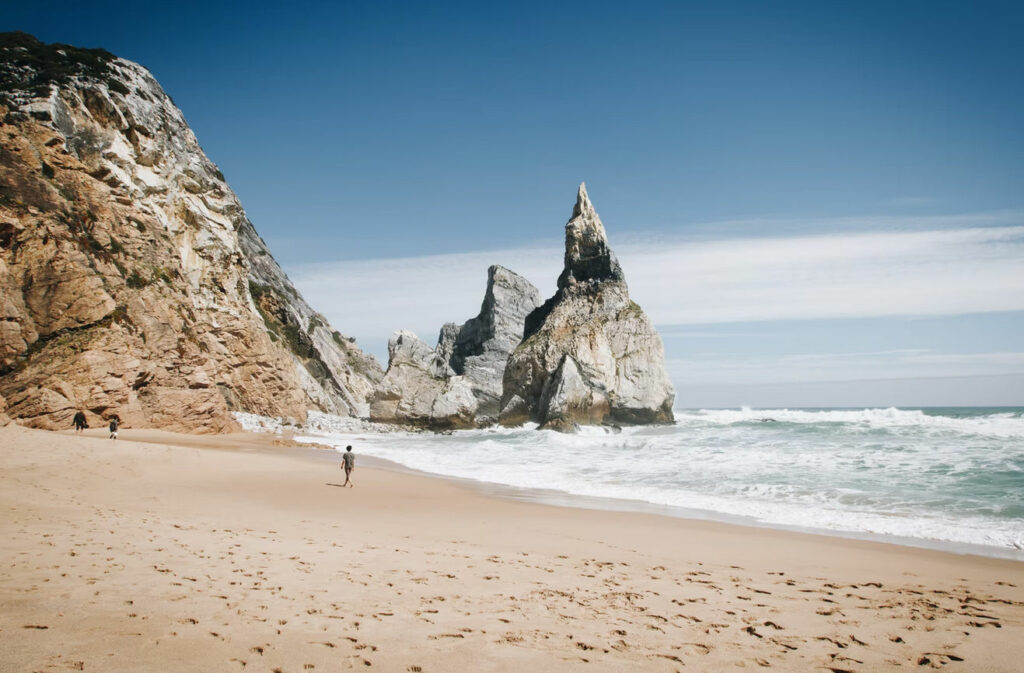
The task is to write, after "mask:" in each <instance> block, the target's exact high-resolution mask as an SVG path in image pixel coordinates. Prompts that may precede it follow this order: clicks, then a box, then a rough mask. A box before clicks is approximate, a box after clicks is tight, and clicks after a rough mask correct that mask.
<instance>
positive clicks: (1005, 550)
mask: <svg viewBox="0 0 1024 673" xmlns="http://www.w3.org/2000/svg"><path fill="white" fill-rule="evenodd" d="M255 434H260V433H255ZM267 434H270V433H267ZM291 436H292V438H293V440H289V441H295V442H298V443H305V442H307V441H308V443H309V444H320V445H322V444H323V443H324V442H323V440H326V439H328V438H329V437H328V436H321V435H316V434H306V433H300V432H292V433H291ZM353 436H355V435H353ZM331 450H333V451H335V452H339V451H340V449H338V448H337V447H332V448H331ZM367 459H369V460H371V461H373V462H372V463H371V465H372V466H374V467H377V468H379V469H384V470H390V471H394V472H403V473H408V474H414V475H419V476H422V477H425V478H434V479H444V480H447V481H452V482H455V483H460V484H463V485H466V486H468V487H470V488H473V489H476V490H477V491H478V492H479V493H480V494H482V495H485V496H491V497H498V498H504V499H507V500H512V501H519V502H534V503H541V504H547V505H554V506H559V507H573V508H582V509H591V510H598V511H609V512H627V513H628V512H633V513H641V514H650V515H654V516H666V517H671V518H677V519H686V520H695V521H708V522H714V523H721V524H724V525H730V526H740V527H749V528H758V529H766V530H775V531H786V532H790V533H797V534H801V535H818V536H823V537H830V538H837V539H843V540H860V541H865V542H877V543H880V544H891V545H897V546H900V547H910V548H914V549H928V550H932V551H938V552H944V553H950V554H961V555H970V556H980V557H985V558H998V559H1004V560H1010V561H1019V562H1024V549H1011V548H1009V547H1002V546H997V545H983V544H973V543H969V542H958V541H953V540H941V539H933V538H918V537H910V536H900V535H889V534H885V533H875V532H871V531H852V530H837V529H831V528H819V527H812V526H799V525H794V524H782V523H773V522H766V521H761V520H758V519H755V518H753V517H746V516H742V515H738V514H730V513H727V512H718V511H714V510H702V509H696V508H688V507H680V506H674V505H662V504H658V503H654V502H649V501H646V500H639V499H624V498H616V497H612V496H596V495H583V494H578V493H572V492H569V491H562V490H557V489H551V488H529V487H521V486H514V485H511V484H503V483H501V482H494V481H486V480H479V479H472V478H468V477H462V476H458V475H451V474H444V473H441V472H428V471H425V470H420V469H417V468H414V467H410V466H407V465H404V464H402V463H399V462H397V461H393V460H390V459H387V458H381V457H378V456H373V455H368V454H360V460H361V461H363V462H364V464H366V462H365V461H367Z"/></svg>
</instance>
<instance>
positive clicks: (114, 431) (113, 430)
mask: <svg viewBox="0 0 1024 673" xmlns="http://www.w3.org/2000/svg"><path fill="white" fill-rule="evenodd" d="M110 438H111V439H117V416H114V417H113V418H111V419H110Z"/></svg>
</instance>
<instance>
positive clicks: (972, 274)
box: [290, 215, 1024, 341]
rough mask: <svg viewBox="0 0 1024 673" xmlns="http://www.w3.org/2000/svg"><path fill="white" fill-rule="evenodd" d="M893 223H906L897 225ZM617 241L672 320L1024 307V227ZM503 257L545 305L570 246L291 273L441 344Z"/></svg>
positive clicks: (386, 330)
mask: <svg viewBox="0 0 1024 673" xmlns="http://www.w3.org/2000/svg"><path fill="white" fill-rule="evenodd" d="M957 217H958V218H959V219H958V220H957V221H958V222H959V221H961V220H962V221H967V220H968V219H969V218H968V217H966V216H957ZM844 221H845V220H844ZM882 221H884V222H885V223H886V224H888V225H891V226H893V227H896V228H898V224H897V222H898V221H899V219H898V218H883V219H882ZM978 221H984V222H991V219H990V218H989V217H988V216H986V215H979V216H978ZM832 222H833V223H834V222H835V221H832ZM908 222H910V223H916V222H917V220H916V219H908ZM875 224H877V223H876V222H874V221H871V222H866V223H865V228H871V227H872V226H874V225H875ZM634 240H637V239H635V238H634ZM612 244H613V247H615V249H616V252H617V253H618V255H619V258H620V260H621V262H622V265H623V268H624V270H625V272H626V278H627V280H628V281H629V285H630V290H631V293H632V295H633V298H634V299H635V300H636V301H637V302H638V303H640V304H641V306H643V307H644V309H645V310H646V311H647V312H648V314H649V315H650V317H651V319H652V320H653V321H654V322H655V323H656V324H660V325H697V324H713V323H721V322H733V321H758V320H778V319H815V318H846V317H872V316H896V315H958V314H965V313H979V312H990V311H1015V310H1024V226H1002V227H996V226H984V227H975V228H954V229H950V228H938V229H931V230H909V231H908V230H900V231H870V232H869V233H851V232H844V233H833V234H821V235H807V234H802V235H793V236H787V237H768V236H765V237H750V236H748V237H745V238H733V239H727V240H704V241H679V240H676V241H672V240H662V241H659V242H657V243H651V242H647V243H627V244H625V245H616V244H615V241H614V236H613V240H612ZM495 263H498V264H502V265H504V266H507V267H509V268H511V269H513V270H514V271H517V272H518V273H521V274H522V275H524V276H526V277H527V278H529V279H530V280H531V281H532V282H533V283H534V284H536V285H537V286H538V287H539V288H540V290H541V293H542V294H543V295H544V296H545V297H546V296H548V295H550V294H551V293H552V292H553V291H554V282H555V278H556V277H557V275H558V272H559V271H560V270H561V265H562V251H561V249H560V248H555V247H551V248H547V247H545V248H530V249H512V250H495V251H490V252H472V253H454V254H450V255H437V256H429V257H413V258H399V259H375V260H356V261H338V262H327V263H319V264H311V265H306V266H300V267H297V268H292V269H290V273H291V275H292V278H293V280H294V281H295V284H296V285H297V286H298V287H299V289H300V290H301V291H302V293H303V295H305V297H306V299H307V300H308V301H309V302H310V303H311V304H312V305H313V306H315V307H317V308H318V309H319V310H321V311H322V312H323V313H324V314H326V316H327V317H328V319H329V320H330V321H331V323H332V324H333V325H334V326H335V327H337V328H338V329H340V330H341V331H343V332H345V333H346V334H351V335H353V336H356V337H358V338H360V339H364V340H365V339H370V340H380V339H386V338H387V336H388V335H389V334H390V333H391V332H392V331H394V330H396V329H399V328H408V329H412V330H414V331H416V332H417V333H418V334H419V335H420V336H421V337H423V338H424V339H425V340H427V341H432V340H433V339H434V338H435V337H436V333H437V330H438V329H439V328H440V326H441V324H443V323H444V322H447V321H456V322H462V321H464V320H465V319H467V318H469V317H471V316H473V315H475V314H476V312H477V311H478V310H479V306H480V301H481V299H482V298H483V291H484V284H485V281H486V269H487V267H488V266H489V265H490V264H495Z"/></svg>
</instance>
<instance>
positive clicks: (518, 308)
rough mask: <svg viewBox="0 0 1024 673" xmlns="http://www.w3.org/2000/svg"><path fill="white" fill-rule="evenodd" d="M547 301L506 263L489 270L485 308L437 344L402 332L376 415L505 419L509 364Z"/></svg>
mask: <svg viewBox="0 0 1024 673" xmlns="http://www.w3.org/2000/svg"><path fill="white" fill-rule="evenodd" d="M539 304H540V293H539V292H538V291H537V288H535V287H534V286H533V285H532V284H531V283H530V282H529V281H527V280H526V279H525V278H523V277H522V276H519V275H518V274H516V273H513V272H512V271H509V270H508V269H506V268H504V267H501V266H497V265H495V266H492V267H490V268H489V269H488V271H487V290H486V292H485V294H484V300H483V302H482V304H481V306H480V313H479V314H478V315H477V316H476V317H474V318H471V319H469V320H467V321H466V323H465V324H463V325H456V324H455V323H447V324H445V325H444V327H442V328H441V333H440V335H439V337H438V343H437V347H436V348H434V349H431V348H430V347H429V346H427V345H426V344H425V343H423V342H422V341H421V340H419V339H418V338H416V336H415V335H414V334H412V333H411V332H406V331H399V332H396V333H395V334H394V335H393V336H392V337H391V340H390V342H389V344H388V370H387V372H386V373H385V375H384V379H383V380H382V381H381V383H380V385H379V386H378V387H377V389H376V391H375V393H374V396H373V401H372V403H371V405H370V418H371V419H372V420H373V421H375V422H381V423H407V424H410V425H417V426H421V427H430V428H435V429H447V428H455V427H474V426H481V425H487V424H490V423H493V422H495V421H496V420H497V417H498V411H499V402H500V399H501V389H502V378H503V376H504V371H505V363H506V362H507V361H508V356H509V354H510V353H511V352H512V350H513V349H514V348H515V346H516V345H517V344H518V343H519V342H520V341H521V340H522V336H523V330H524V326H525V320H526V316H527V314H529V313H530V312H531V311H533V310H534V309H536V307H537V306H538V305H539Z"/></svg>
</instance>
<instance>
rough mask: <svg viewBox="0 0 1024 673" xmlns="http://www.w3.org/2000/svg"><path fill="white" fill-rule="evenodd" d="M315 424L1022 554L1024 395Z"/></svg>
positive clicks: (440, 453)
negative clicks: (573, 429)
mask: <svg viewBox="0 0 1024 673" xmlns="http://www.w3.org/2000/svg"><path fill="white" fill-rule="evenodd" d="M311 429H312V430H313V431H314V432H316V434H317V435H319V439H320V440H321V441H322V440H323V439H324V438H325V437H326V439H327V440H328V441H330V442H332V443H334V444H336V445H340V446H344V445H345V444H349V443H355V444H356V445H357V446H358V450H359V451H360V452H361V453H363V454H369V455H374V456H379V457H381V458H385V459H388V460H391V461H394V462H397V463H400V464H403V465H406V466H408V467H410V468H414V469H418V470H422V471H426V472H433V473H437V474H442V475H448V476H453V477H461V478H466V479H473V480H477V481H483V482H490V483H496V484H504V485H508V486H513V487H523V488H534V489H547V490H552V491H556V492H562V493H565V494H571V495H580V496H594V497H599V498H611V499H614V500H619V501H623V502H626V501H629V502H637V501H639V502H642V503H649V504H651V505H656V506H664V507H668V508H675V509H676V510H678V511H679V512H680V513H681V514H683V515H699V516H708V517H711V518H724V519H727V520H737V519H739V520H741V521H745V522H748V523H754V524H757V525H766V526H775V527H784V528H799V529H812V530H818V531H824V532H832V533H838V534H850V535H857V536H867V537H874V538H882V539H887V538H892V539H898V540H899V541H901V542H908V541H909V542H910V543H914V542H915V541H916V542H918V543H921V544H924V545H926V546H943V545H944V544H945V545H949V546H952V547H954V548H955V547H956V545H976V546H977V548H973V549H972V551H979V550H980V551H981V552H982V553H991V554H993V555H1000V556H1011V557H1020V558H1024V553H1022V550H1024V408H1022V407H1013V408H959V407H955V408H930V409H895V408H889V409H714V410H692V409H691V410H677V411H676V424H675V425H673V426H651V427H638V428H625V429H623V430H622V431H621V432H615V431H611V430H606V429H603V428H587V429H584V430H582V431H581V432H579V433H576V434H560V433H555V432H547V431H538V430H536V429H533V428H529V427H524V428H513V429H506V428H489V429H485V430H471V431H462V432H456V433H453V434H450V435H433V434H418V433H391V434H366V433H359V434H358V435H353V434H348V433H343V432H342V433H338V432H336V431H333V430H332V427H331V424H330V423H329V422H327V421H326V420H325V421H324V422H323V423H321V424H320V425H319V426H318V425H317V424H316V423H314V424H313V427H312V428H311Z"/></svg>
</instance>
